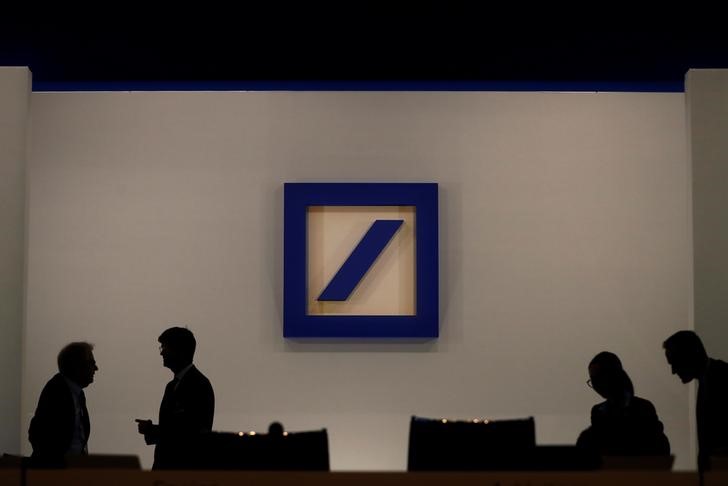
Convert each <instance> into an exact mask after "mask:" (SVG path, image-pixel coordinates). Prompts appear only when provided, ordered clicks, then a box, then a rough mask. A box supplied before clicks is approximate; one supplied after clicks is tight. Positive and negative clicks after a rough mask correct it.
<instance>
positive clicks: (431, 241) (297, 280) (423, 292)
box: [283, 183, 439, 338]
mask: <svg viewBox="0 0 728 486" xmlns="http://www.w3.org/2000/svg"><path fill="white" fill-rule="evenodd" d="M437 190H438V187H437V184H436V183H286V184H284V188H283V197H284V204H283V206H284V221H283V222H284V230H283V336H284V337H286V338H436V337H438V334H439V295H438V294H439V283H438V282H439V264H438V209H437V198H438V196H437ZM309 206H414V207H415V278H416V285H415V287H416V293H415V302H416V311H415V315H413V316H369V315H361V316H359V315H356V316H321V315H308V313H307V311H306V302H307V299H306V297H307V295H306V292H307V286H308V280H307V275H306V268H307V251H308V250H307V234H306V223H307V214H308V213H307V212H308V207H309Z"/></svg>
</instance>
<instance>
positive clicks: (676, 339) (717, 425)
mask: <svg viewBox="0 0 728 486" xmlns="http://www.w3.org/2000/svg"><path fill="white" fill-rule="evenodd" d="M663 347H664V348H665V357H666V358H667V362H668V364H669V365H670V366H671V367H672V374H673V375H678V376H679V377H680V380H682V382H683V383H690V382H691V381H692V380H698V400H697V405H696V415H697V421H698V467H699V469H700V470H701V471H705V470H707V469H709V465H710V463H709V461H710V457H711V456H713V455H718V454H723V455H724V454H726V452H728V363H725V362H723V361H720V360H717V359H712V358H709V357H708V354H707V353H706V352H705V347H704V346H703V342H702V341H701V340H700V338H699V337H698V335H697V334H695V333H694V332H693V331H679V332H677V333H675V334H673V335H672V336H670V337H669V338H668V339H667V340H666V341H665V342H664V343H663Z"/></svg>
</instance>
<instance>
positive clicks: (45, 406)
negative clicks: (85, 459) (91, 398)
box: [28, 342, 99, 467]
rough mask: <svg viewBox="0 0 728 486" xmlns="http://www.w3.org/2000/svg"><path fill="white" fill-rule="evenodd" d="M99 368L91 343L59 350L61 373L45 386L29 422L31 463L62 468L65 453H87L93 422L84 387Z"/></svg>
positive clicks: (77, 343)
mask: <svg viewBox="0 0 728 486" xmlns="http://www.w3.org/2000/svg"><path fill="white" fill-rule="evenodd" d="M98 369H99V368H98V367H97V366H96V360H95V359H94V355H93V346H92V345H91V344H89V343H85V342H76V343H71V344H68V345H66V346H65V347H64V348H63V349H62V350H61V352H60V353H58V371H59V372H58V373H57V374H56V375H55V376H54V377H53V378H51V379H50V381H48V383H46V385H45V387H43V391H42V392H41V394H40V398H39V399H38V407H37V408H36V410H35V415H34V416H33V419H32V420H31V421H30V429H29V430H28V438H29V440H30V443H31V445H32V446H33V455H32V456H31V457H32V460H31V464H32V465H34V466H37V467H63V466H64V456H66V455H69V454H70V455H85V454H88V438H89V435H90V433H91V422H90V420H89V416H88V410H87V408H86V396H85V395H84V393H83V389H84V388H86V387H87V386H89V385H90V384H91V383H92V382H93V381H94V373H96V371H98Z"/></svg>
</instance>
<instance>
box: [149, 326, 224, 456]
mask: <svg viewBox="0 0 728 486" xmlns="http://www.w3.org/2000/svg"><path fill="white" fill-rule="evenodd" d="M159 342H160V344H161V346H160V347H159V351H160V354H161V355H162V362H163V364H164V366H165V367H166V368H169V369H170V370H171V371H172V373H174V379H173V380H172V381H170V382H169V383H168V384H167V387H166V388H165V390H164V397H163V398H162V404H161V405H160V407H159V425H155V424H153V423H152V421H151V420H137V422H138V424H139V425H138V429H139V433H141V434H144V439H145V441H146V443H147V444H156V447H155V449H154V466H153V469H190V468H193V467H194V465H195V462H196V455H197V447H198V445H199V439H200V436H201V434H203V433H205V432H210V431H211V430H212V419H213V415H214V413H215V394H214V393H213V391H212V385H210V381H209V380H208V379H207V378H206V377H205V375H203V374H202V373H200V371H199V370H198V369H197V368H196V367H195V366H194V365H193V364H192V358H193V357H194V354H195V346H196V342H195V336H194V335H193V334H192V332H191V331H190V330H189V329H186V328H181V327H172V328H169V329H167V330H166V331H164V332H163V333H162V335H161V336H159Z"/></svg>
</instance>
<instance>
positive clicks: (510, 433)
mask: <svg viewBox="0 0 728 486" xmlns="http://www.w3.org/2000/svg"><path fill="white" fill-rule="evenodd" d="M535 447H536V427H535V424H534V420H533V417H529V418H525V419H515V420H447V419H432V418H423V417H416V416H415V417H412V420H411V421H410V436H409V451H408V462H407V469H408V470H409V471H469V470H470V471H472V470H509V469H510V470H518V469H524V468H526V467H525V466H526V463H527V462H528V461H530V458H532V456H533V451H534V449H535Z"/></svg>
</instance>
